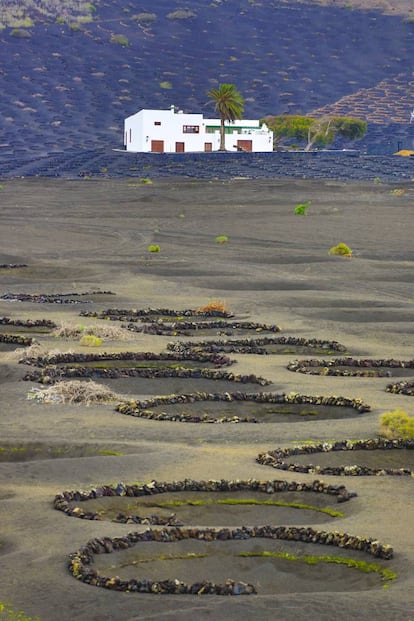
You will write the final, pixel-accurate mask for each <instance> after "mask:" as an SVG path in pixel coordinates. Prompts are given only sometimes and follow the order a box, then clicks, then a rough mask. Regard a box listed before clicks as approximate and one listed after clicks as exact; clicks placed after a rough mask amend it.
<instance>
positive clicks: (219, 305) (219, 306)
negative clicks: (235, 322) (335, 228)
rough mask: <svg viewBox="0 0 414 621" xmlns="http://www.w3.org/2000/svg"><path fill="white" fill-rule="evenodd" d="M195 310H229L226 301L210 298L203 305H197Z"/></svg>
mask: <svg viewBox="0 0 414 621" xmlns="http://www.w3.org/2000/svg"><path fill="white" fill-rule="evenodd" d="M196 310H197V312H198V313H208V312H210V311H220V312H222V313H229V312H230V311H229V309H228V308H227V306H226V303H225V302H223V301H222V300H212V301H211V302H209V303H208V304H206V305H205V306H199V307H198V308H197V309H196Z"/></svg>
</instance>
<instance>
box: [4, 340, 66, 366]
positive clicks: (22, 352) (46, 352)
mask: <svg viewBox="0 0 414 621" xmlns="http://www.w3.org/2000/svg"><path fill="white" fill-rule="evenodd" d="M15 352H16V354H18V358H19V361H20V362H24V361H25V360H31V359H32V358H52V357H53V356H56V355H58V354H61V353H62V352H61V351H60V350H59V349H48V348H47V347H44V346H43V345H40V343H33V345H30V347H25V348H24V349H16V350H15ZM15 352H12V353H15ZM65 353H67V354H72V353H73V352H72V351H70V350H69V351H67V352H65Z"/></svg>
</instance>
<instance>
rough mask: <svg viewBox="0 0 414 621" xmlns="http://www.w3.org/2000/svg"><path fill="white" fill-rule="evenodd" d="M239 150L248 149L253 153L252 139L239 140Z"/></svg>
mask: <svg viewBox="0 0 414 621" xmlns="http://www.w3.org/2000/svg"><path fill="white" fill-rule="evenodd" d="M237 150H238V151H248V152H249V153H251V150H252V141H251V140H238V141H237Z"/></svg>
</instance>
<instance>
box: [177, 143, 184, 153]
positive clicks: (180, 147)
mask: <svg viewBox="0 0 414 621" xmlns="http://www.w3.org/2000/svg"><path fill="white" fill-rule="evenodd" d="M184 150H185V149H184V142H176V143H175V152H176V153H184Z"/></svg>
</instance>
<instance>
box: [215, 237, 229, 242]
mask: <svg viewBox="0 0 414 621" xmlns="http://www.w3.org/2000/svg"><path fill="white" fill-rule="evenodd" d="M228 241H229V238H228V237H227V235H217V237H216V244H226V243H227V242H228Z"/></svg>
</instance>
